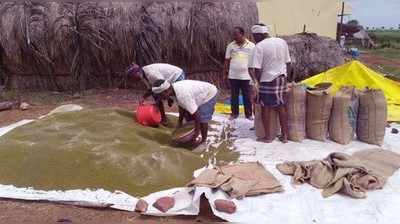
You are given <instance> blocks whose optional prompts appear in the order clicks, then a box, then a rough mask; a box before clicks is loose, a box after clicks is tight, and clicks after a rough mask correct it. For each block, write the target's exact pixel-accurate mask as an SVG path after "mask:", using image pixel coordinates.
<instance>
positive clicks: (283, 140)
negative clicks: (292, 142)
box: [279, 135, 288, 143]
mask: <svg viewBox="0 0 400 224" xmlns="http://www.w3.org/2000/svg"><path fill="white" fill-rule="evenodd" d="M279 140H280V141H281V142H282V143H288V137H287V136H286V135H281V136H279Z"/></svg>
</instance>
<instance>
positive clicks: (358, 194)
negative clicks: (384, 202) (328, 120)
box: [276, 149, 400, 198]
mask: <svg viewBox="0 0 400 224" xmlns="http://www.w3.org/2000/svg"><path fill="white" fill-rule="evenodd" d="M276 167H277V169H278V170H279V171H280V172H281V173H282V174H284V175H291V176H293V179H292V182H293V183H294V184H303V183H305V182H307V183H309V184H310V185H312V186H313V187H316V188H319V189H323V192H322V196H324V197H330V196H332V195H334V194H336V193H343V194H346V195H348V196H350V197H353V198H366V196H367V195H366V193H367V191H370V190H376V189H382V188H383V187H384V185H385V183H386V180H387V179H388V178H389V177H390V176H392V175H393V173H394V172H396V171H397V170H398V169H399V168H400V155H399V154H397V153H395V152H392V151H388V150H382V149H370V150H363V151H359V152H356V153H354V154H353V155H352V156H350V155H347V154H344V153H338V152H336V153H331V154H330V155H329V156H328V157H326V158H325V159H323V160H312V161H302V162H297V161H296V162H284V163H281V164H277V166H276Z"/></svg>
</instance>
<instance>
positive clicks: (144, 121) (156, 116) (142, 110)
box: [136, 104, 161, 127]
mask: <svg viewBox="0 0 400 224" xmlns="http://www.w3.org/2000/svg"><path fill="white" fill-rule="evenodd" d="M136 120H137V122H138V123H139V124H141V125H145V126H151V127H154V126H158V125H159V124H160V123H161V113H160V110H159V109H158V107H157V106H156V105H154V104H143V105H139V106H138V108H137V110H136Z"/></svg>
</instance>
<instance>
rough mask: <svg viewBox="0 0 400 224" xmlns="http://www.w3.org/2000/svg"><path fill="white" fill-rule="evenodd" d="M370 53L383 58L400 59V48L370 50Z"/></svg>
mask: <svg viewBox="0 0 400 224" xmlns="http://www.w3.org/2000/svg"><path fill="white" fill-rule="evenodd" d="M368 52H369V53H371V54H375V55H379V56H383V57H385V58H391V59H400V48H399V49H397V48H378V49H373V50H368Z"/></svg>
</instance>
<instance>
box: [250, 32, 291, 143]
mask: <svg viewBox="0 0 400 224" xmlns="http://www.w3.org/2000/svg"><path fill="white" fill-rule="evenodd" d="M251 30H252V33H253V37H254V40H255V41H256V43H257V44H256V47H255V48H254V51H253V54H252V56H251V60H250V61H249V68H251V69H254V75H255V76H256V80H257V81H258V83H257V84H258V86H259V93H258V94H259V101H260V103H261V105H262V120H263V123H264V128H265V133H266V136H271V134H270V133H269V131H270V130H269V129H268V128H267V127H268V125H267V124H269V123H270V122H272V121H271V120H270V118H271V116H270V112H271V110H276V111H278V113H279V122H280V124H281V129H282V135H281V141H282V142H284V143H286V142H287V138H288V124H287V121H288V119H287V111H286V96H285V95H286V92H287V78H286V77H287V75H288V71H291V68H290V62H291V59H290V54H289V47H288V45H287V43H286V41H285V40H283V39H281V38H274V37H270V36H269V30H268V28H267V26H265V25H264V24H257V25H255V26H253V27H252V28H251ZM259 140H260V141H263V142H272V141H273V139H267V138H265V139H259Z"/></svg>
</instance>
